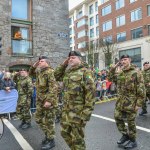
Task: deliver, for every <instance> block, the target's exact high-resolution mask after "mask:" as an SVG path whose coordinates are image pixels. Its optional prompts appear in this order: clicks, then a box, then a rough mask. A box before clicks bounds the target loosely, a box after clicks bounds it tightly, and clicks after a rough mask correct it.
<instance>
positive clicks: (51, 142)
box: [41, 139, 55, 150]
mask: <svg viewBox="0 0 150 150" xmlns="http://www.w3.org/2000/svg"><path fill="white" fill-rule="evenodd" d="M53 147H55V141H54V139H51V140H49V142H48V143H46V144H43V145H42V148H41V149H42V150H49V149H51V148H53Z"/></svg>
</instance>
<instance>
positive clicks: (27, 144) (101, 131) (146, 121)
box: [0, 101, 150, 150]
mask: <svg viewBox="0 0 150 150" xmlns="http://www.w3.org/2000/svg"><path fill="white" fill-rule="evenodd" d="M114 105H115V101H110V102H106V103H101V104H97V105H95V109H94V111H93V115H92V117H91V120H90V121H89V122H88V124H87V126H86V129H85V131H86V133H85V140H86V145H87V150H121V149H122V148H118V146H117V144H116V141H117V140H118V139H119V138H120V137H121V134H120V133H119V132H118V130H117V128H116V125H115V122H114V118H113V111H114ZM148 111H149V113H148V114H147V115H145V116H142V117H141V116H137V128H138V130H137V136H138V138H137V142H138V148H135V149H134V150H150V105H148ZM4 122H5V124H6V125H5V132H4V135H3V137H2V139H1V140H0V150H22V149H24V150H40V147H41V146H40V144H41V140H42V139H43V138H44V135H43V134H42V131H41V130H40V129H39V128H38V126H37V125H36V123H35V122H34V121H32V128H30V129H27V130H21V129H19V128H18V125H19V124H20V122H19V120H11V121H10V122H9V121H8V120H4ZM55 140H56V147H55V148H53V149H52V150H69V148H68V147H67V145H66V144H65V142H64V140H63V139H62V137H61V136H60V126H59V124H56V139H55Z"/></svg>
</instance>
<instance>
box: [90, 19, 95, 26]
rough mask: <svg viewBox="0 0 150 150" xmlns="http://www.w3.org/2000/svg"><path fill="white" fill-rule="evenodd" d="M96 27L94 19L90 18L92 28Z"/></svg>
mask: <svg viewBox="0 0 150 150" xmlns="http://www.w3.org/2000/svg"><path fill="white" fill-rule="evenodd" d="M93 25H94V17H91V18H90V26H93Z"/></svg>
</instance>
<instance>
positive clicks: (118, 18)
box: [116, 15, 126, 27]
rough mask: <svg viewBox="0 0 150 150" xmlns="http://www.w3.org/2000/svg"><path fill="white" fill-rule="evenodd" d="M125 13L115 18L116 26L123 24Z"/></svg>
mask: <svg viewBox="0 0 150 150" xmlns="http://www.w3.org/2000/svg"><path fill="white" fill-rule="evenodd" d="M125 22H126V21H125V15H122V16H119V17H117V18H116V26H117V27H119V26H122V25H125Z"/></svg>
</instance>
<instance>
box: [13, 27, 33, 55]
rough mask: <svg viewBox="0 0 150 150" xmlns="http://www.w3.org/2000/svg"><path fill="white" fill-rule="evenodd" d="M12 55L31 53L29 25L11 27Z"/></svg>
mask: <svg viewBox="0 0 150 150" xmlns="http://www.w3.org/2000/svg"><path fill="white" fill-rule="evenodd" d="M11 38H12V53H13V55H32V37H31V27H30V26H27V27H19V26H12V27H11Z"/></svg>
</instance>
